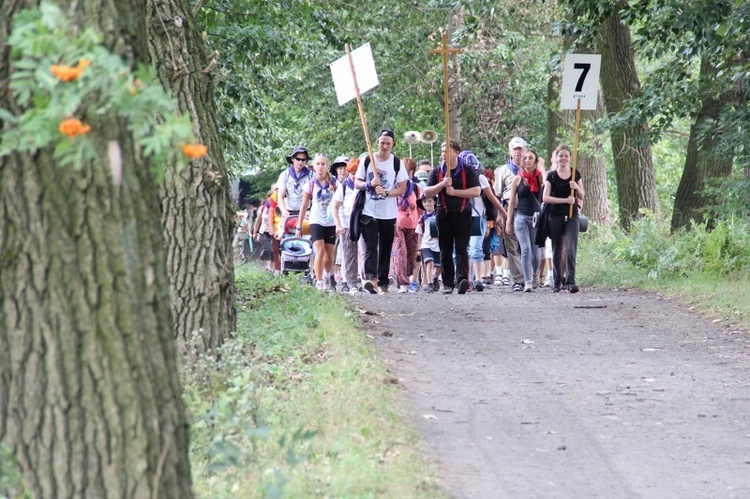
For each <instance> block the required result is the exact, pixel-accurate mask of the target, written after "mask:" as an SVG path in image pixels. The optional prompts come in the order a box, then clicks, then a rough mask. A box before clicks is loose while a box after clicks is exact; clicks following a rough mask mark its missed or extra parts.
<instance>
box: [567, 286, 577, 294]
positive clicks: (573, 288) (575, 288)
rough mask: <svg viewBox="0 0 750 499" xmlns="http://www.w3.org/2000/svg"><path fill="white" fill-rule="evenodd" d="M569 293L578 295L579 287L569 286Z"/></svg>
mask: <svg viewBox="0 0 750 499" xmlns="http://www.w3.org/2000/svg"><path fill="white" fill-rule="evenodd" d="M568 293H578V286H576V285H575V284H571V285H570V286H568Z"/></svg>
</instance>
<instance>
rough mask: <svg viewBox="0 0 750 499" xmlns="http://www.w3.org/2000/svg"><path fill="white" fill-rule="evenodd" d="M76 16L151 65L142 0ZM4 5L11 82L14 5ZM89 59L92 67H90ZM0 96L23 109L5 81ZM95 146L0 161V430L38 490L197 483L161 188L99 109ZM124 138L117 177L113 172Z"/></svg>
mask: <svg viewBox="0 0 750 499" xmlns="http://www.w3.org/2000/svg"><path fill="white" fill-rule="evenodd" d="M60 4H62V7H63V9H69V10H68V13H69V14H70V15H71V16H72V23H73V24H74V25H76V26H78V27H79V29H81V30H83V28H95V29H98V30H99V31H100V32H102V33H103V35H104V44H105V45H106V46H107V47H109V48H110V50H113V51H116V52H118V53H119V54H120V55H121V56H123V57H125V58H126V60H129V61H130V62H132V63H133V65H135V63H136V62H138V61H141V62H147V60H148V53H147V47H146V40H145V33H146V24H145V17H144V12H145V4H144V3H143V2H141V1H133V2H130V3H129V4H123V3H104V4H102V3H101V2H98V1H94V0H84V1H81V2H76V3H75V4H74V7H73V6H71V5H70V4H67V3H66V2H60ZM26 6H28V3H25V2H23V1H22V0H5V1H3V3H2V7H0V57H1V59H0V81H4V82H7V81H8V80H7V79H8V76H9V73H10V71H11V69H12V67H11V65H10V57H9V53H10V52H9V48H8V46H7V36H8V34H9V32H10V30H11V27H10V20H11V16H12V15H13V14H14V13H16V12H18V11H19V10H20V9H22V8H24V7H26ZM92 68H93V67H92ZM0 107H4V108H6V109H12V110H15V111H18V109H17V107H15V105H14V104H13V103H12V102H11V101H10V95H9V93H7V92H5V91H4V92H2V93H1V94H0ZM86 121H87V122H88V123H89V124H90V125H91V126H92V131H91V132H90V134H89V136H90V138H91V140H92V143H93V144H94V147H95V149H96V151H97V153H98V158H99V159H97V160H95V161H90V162H85V163H84V164H79V165H78V166H79V168H77V169H76V168H72V167H62V166H60V165H58V164H56V163H55V160H54V159H53V158H52V154H51V150H42V151H40V152H38V153H36V154H28V153H26V154H19V153H14V154H11V155H10V156H6V157H2V158H0V199H2V204H0V268H2V272H0V303H2V308H0V438H2V439H3V441H4V442H5V443H6V444H7V445H8V447H9V448H10V449H11V451H12V452H13V453H14V454H15V456H16V457H17V459H18V462H19V465H20V467H21V471H22V474H23V477H24V481H25V486H26V489H27V490H28V492H29V493H30V495H31V496H32V497H157V496H158V497H185V498H189V497H191V496H192V491H191V480H190V465H189V462H188V437H189V435H188V427H187V421H186V415H185V409H184V406H183V402H182V399H181V384H180V378H179V372H178V367H177V362H176V349H175V342H174V337H173V330H172V319H171V313H170V305H169V295H168V291H167V290H168V283H167V278H166V272H165V261H166V260H165V256H164V253H163V249H162V235H161V227H160V219H159V204H158V193H157V187H156V184H155V182H154V179H153V178H152V175H151V174H150V173H149V172H150V171H151V165H149V164H145V163H144V162H143V160H142V159H140V154H138V153H137V151H135V150H134V145H133V143H132V137H131V135H130V133H129V132H128V130H127V127H126V125H125V123H122V122H119V121H118V120H117V119H116V118H115V117H114V116H111V115H102V116H97V115H94V114H91V115H89V116H86ZM115 144H119V147H120V150H121V156H122V179H121V181H120V182H119V183H118V182H116V181H114V180H113V176H112V175H111V174H110V166H109V164H108V162H107V159H106V158H107V157H108V154H107V151H108V147H113V146H114V145H115Z"/></svg>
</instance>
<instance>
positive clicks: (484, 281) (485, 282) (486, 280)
mask: <svg viewBox="0 0 750 499" xmlns="http://www.w3.org/2000/svg"><path fill="white" fill-rule="evenodd" d="M490 284H492V280H491V279H490V278H489V277H482V287H484V286H489V285H490ZM477 291H481V289H477Z"/></svg>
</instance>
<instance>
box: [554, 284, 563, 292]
mask: <svg viewBox="0 0 750 499" xmlns="http://www.w3.org/2000/svg"><path fill="white" fill-rule="evenodd" d="M560 290H562V283H561V282H558V283H555V286H554V287H553V288H552V292H553V293H559V292H560Z"/></svg>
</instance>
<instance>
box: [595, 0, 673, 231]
mask: <svg viewBox="0 0 750 499" xmlns="http://www.w3.org/2000/svg"><path fill="white" fill-rule="evenodd" d="M598 45H599V51H600V53H601V54H602V67H601V83H602V93H603V94H604V101H605V104H606V107H607V112H609V113H617V112H619V111H620V110H622V108H623V105H624V103H625V101H626V100H627V99H629V98H631V97H633V96H635V94H636V93H637V92H638V91H639V90H640V86H641V84H640V81H639V79H638V74H637V73H636V69H635V55H634V53H633V48H632V45H631V39H630V28H628V27H627V26H626V25H625V24H624V23H623V22H622V20H621V19H620V16H619V14H618V13H617V9H613V12H612V14H611V15H610V16H609V17H608V18H607V19H606V20H605V21H604V22H603V23H602V25H601V27H600V31H599V37H598ZM610 137H611V141H612V154H613V155H614V162H615V179H616V181H617V199H618V205H619V210H620V225H621V226H622V227H623V228H624V229H625V230H629V229H630V225H631V223H632V221H633V220H635V219H637V218H638V217H639V216H640V210H641V209H642V208H647V209H649V210H652V211H654V212H658V210H659V202H658V198H657V195H656V179H655V173H654V165H653V159H652V156H651V145H650V142H649V128H648V124H647V123H643V124H639V125H634V126H632V127H629V128H628V129H626V130H625V131H624V132H615V131H612V132H611V133H610Z"/></svg>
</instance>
